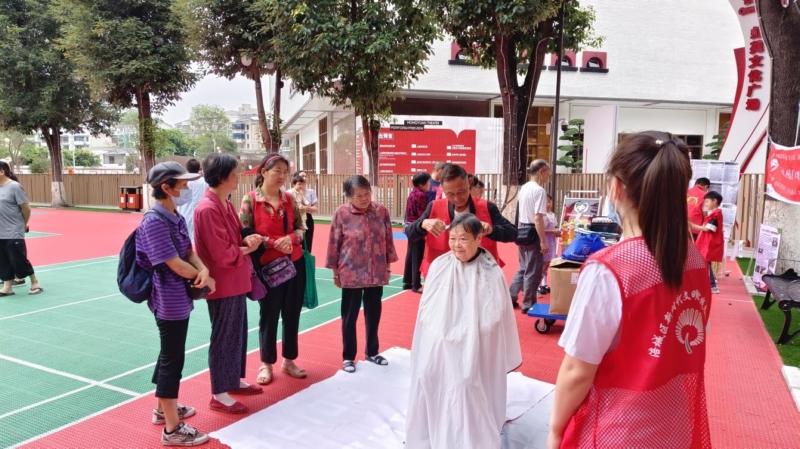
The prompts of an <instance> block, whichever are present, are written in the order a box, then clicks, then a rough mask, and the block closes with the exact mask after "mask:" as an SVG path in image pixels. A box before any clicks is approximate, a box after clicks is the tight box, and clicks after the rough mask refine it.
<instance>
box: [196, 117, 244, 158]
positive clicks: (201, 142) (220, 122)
mask: <svg viewBox="0 0 800 449" xmlns="http://www.w3.org/2000/svg"><path fill="white" fill-rule="evenodd" d="M189 128H190V129H191V132H192V137H194V139H195V141H196V148H197V151H198V154H199V155H206V154H209V153H213V152H215V151H225V152H233V151H236V142H234V141H233V139H231V121H230V119H229V118H228V116H227V115H226V114H225V110H224V109H222V108H221V107H219V106H212V105H198V106H195V107H193V108H192V114H191V116H189ZM231 144H232V145H233V147H232V149H231Z"/></svg>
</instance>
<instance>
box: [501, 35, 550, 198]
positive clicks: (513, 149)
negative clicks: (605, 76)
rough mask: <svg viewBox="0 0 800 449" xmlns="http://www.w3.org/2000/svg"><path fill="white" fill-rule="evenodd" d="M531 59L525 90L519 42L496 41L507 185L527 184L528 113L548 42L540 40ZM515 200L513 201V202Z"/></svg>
mask: <svg viewBox="0 0 800 449" xmlns="http://www.w3.org/2000/svg"><path fill="white" fill-rule="evenodd" d="M538 42H539V44H538V45H537V47H536V49H535V51H533V52H531V54H530V56H529V59H528V61H527V62H528V72H527V74H526V75H525V81H524V82H523V84H522V86H520V85H519V82H518V80H517V65H518V62H519V61H518V60H517V56H516V52H517V49H516V47H517V41H516V39H514V38H513V37H509V36H505V35H502V34H498V35H497V36H496V38H495V51H496V54H497V58H496V59H497V63H496V70H497V79H498V82H499V84H500V97H501V99H502V102H503V166H502V170H503V182H504V183H505V184H507V185H520V184H523V183H525V182H526V181H527V179H528V175H527V171H526V168H527V167H526V166H527V163H528V126H527V124H528V113H529V111H530V107H531V101H532V100H533V98H534V96H535V94H536V89H537V88H538V86H539V78H540V77H541V72H542V70H541V69H542V63H543V61H544V53H545V51H546V49H547V39H546V38H542V39H539V41H538ZM511 199H513V198H509V199H508V200H511Z"/></svg>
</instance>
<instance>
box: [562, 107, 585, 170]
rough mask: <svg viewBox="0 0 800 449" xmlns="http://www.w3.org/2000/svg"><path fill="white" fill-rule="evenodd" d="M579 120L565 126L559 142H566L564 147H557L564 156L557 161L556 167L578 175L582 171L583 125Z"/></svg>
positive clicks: (573, 120)
mask: <svg viewBox="0 0 800 449" xmlns="http://www.w3.org/2000/svg"><path fill="white" fill-rule="evenodd" d="M584 123H585V122H584V121H583V120H581V119H572V120H570V121H569V123H568V124H567V130H566V131H564V134H563V135H562V136H561V137H560V138H559V140H564V141H567V142H568V143H567V144H565V145H559V147H558V149H559V150H560V151H562V152H564V154H563V155H562V156H561V158H560V159H559V160H558V165H561V166H562V167H567V168H571V169H572V171H573V172H576V173H579V172H581V171H582V170H583V125H584Z"/></svg>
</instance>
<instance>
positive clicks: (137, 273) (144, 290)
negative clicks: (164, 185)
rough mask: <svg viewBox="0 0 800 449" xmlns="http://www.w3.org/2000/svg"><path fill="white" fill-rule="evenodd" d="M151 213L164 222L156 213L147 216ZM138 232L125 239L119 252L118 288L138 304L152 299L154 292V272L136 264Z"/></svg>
mask: <svg viewBox="0 0 800 449" xmlns="http://www.w3.org/2000/svg"><path fill="white" fill-rule="evenodd" d="M149 213H154V214H156V216H157V217H159V219H161V220H163V219H162V218H161V214H159V213H158V212H156V211H148V212H146V213H145V216H147V214H149ZM142 221H144V219H142ZM140 226H141V225H140ZM136 231H138V228H137V229H134V231H133V232H131V235H129V236H128V238H127V239H125V243H124V244H123V245H122V250H120V252H119V265H117V286H118V287H119V291H120V293H122V294H123V295H125V297H126V298H128V299H130V300H131V301H133V302H135V303H137V304H138V303H141V302H144V301H147V300H148V299H149V298H150V294H151V293H152V291H153V272H152V271H151V270H146V269H144V268H142V267H141V266H140V265H139V264H138V263H136Z"/></svg>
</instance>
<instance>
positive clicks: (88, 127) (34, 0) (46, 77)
mask: <svg viewBox="0 0 800 449" xmlns="http://www.w3.org/2000/svg"><path fill="white" fill-rule="evenodd" d="M51 3H52V2H51V0H3V1H2V2H0V68H1V69H0V127H3V128H6V129H15V130H17V131H19V132H20V133H23V134H32V133H34V132H39V133H41V134H42V137H43V138H44V140H45V142H46V143H47V148H48V151H49V153H50V156H51V157H50V162H51V164H52V167H51V168H52V173H53V195H52V198H51V202H52V204H53V205H54V206H63V205H65V204H66V203H67V201H66V194H65V192H64V189H63V179H62V166H61V133H62V131H67V132H84V131H89V132H91V133H92V134H97V133H100V132H104V131H107V130H108V127H109V125H110V124H111V123H112V122H113V121H114V120H115V115H116V113H115V112H114V111H113V110H112V109H110V108H108V107H107V106H106V104H105V103H103V102H100V101H95V100H93V99H92V98H91V95H90V90H89V86H88V84H87V83H86V82H85V81H84V80H82V79H81V78H80V77H79V76H76V73H75V67H74V65H73V64H72V63H71V62H70V61H69V60H68V59H67V58H66V57H65V54H64V52H63V51H62V50H61V49H60V48H58V46H56V45H55V42H56V40H58V39H59V38H60V37H61V36H62V31H63V30H62V29H61V28H60V26H59V23H58V22H57V20H56V19H57V15H56V14H55V13H54V12H53V10H52V9H51Z"/></svg>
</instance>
